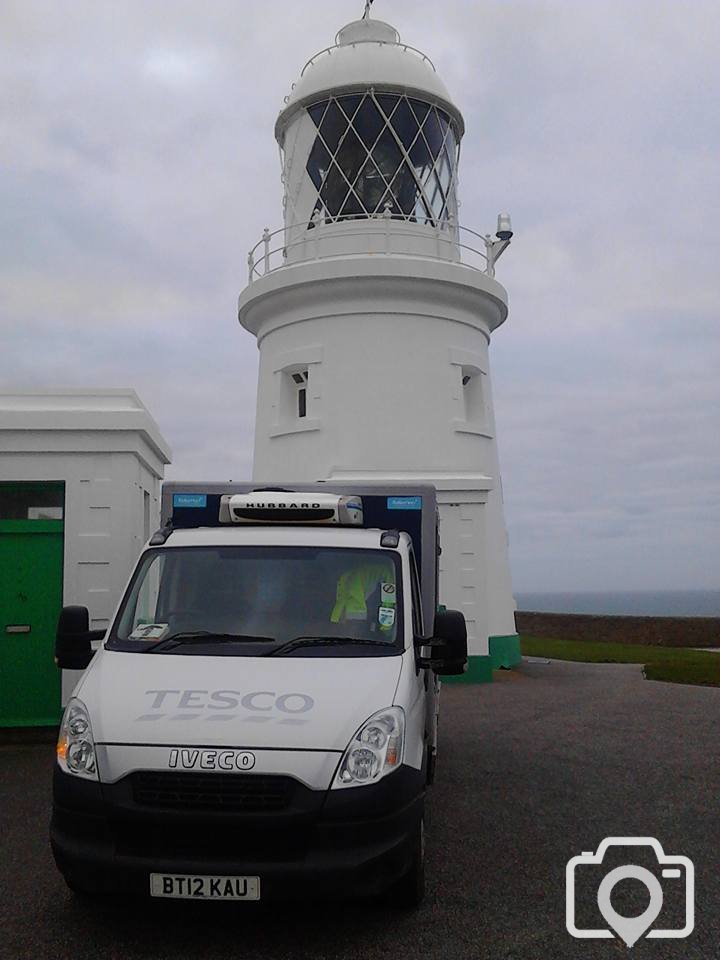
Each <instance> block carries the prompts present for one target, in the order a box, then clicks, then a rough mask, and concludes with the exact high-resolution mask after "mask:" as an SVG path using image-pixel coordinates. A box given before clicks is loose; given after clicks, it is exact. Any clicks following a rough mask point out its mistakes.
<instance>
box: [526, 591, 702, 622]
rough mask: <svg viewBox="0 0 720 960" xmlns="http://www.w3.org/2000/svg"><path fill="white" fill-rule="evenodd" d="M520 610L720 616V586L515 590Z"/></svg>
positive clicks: (650, 615)
mask: <svg viewBox="0 0 720 960" xmlns="http://www.w3.org/2000/svg"><path fill="white" fill-rule="evenodd" d="M515 601H516V603H517V608H518V610H526V611H530V610H532V611H533V612H536V613H598V614H608V615H618V616H623V615H625V616H636V617H720V590H657V591H650V590H638V591H633V592H623V591H618V592H607V593H605V592H600V591H597V592H587V593H516V594H515Z"/></svg>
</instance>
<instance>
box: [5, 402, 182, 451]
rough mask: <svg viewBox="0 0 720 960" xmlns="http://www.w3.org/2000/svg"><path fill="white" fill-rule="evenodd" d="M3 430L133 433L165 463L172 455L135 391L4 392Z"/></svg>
mask: <svg viewBox="0 0 720 960" xmlns="http://www.w3.org/2000/svg"><path fill="white" fill-rule="evenodd" d="M0 430H19V431H20V430H21V431H25V432H27V431H37V432H38V433H40V432H44V431H53V430H63V431H71V432H72V431H75V432H88V431H91V432H93V431H103V432H107V431H125V432H128V431H132V432H136V433H138V434H140V435H141V436H142V438H143V439H144V440H145V441H146V443H148V444H149V445H150V447H151V448H152V449H153V451H154V452H155V454H156V455H157V456H158V457H159V459H160V460H161V462H162V463H170V460H171V456H172V452H171V450H170V446H169V445H168V443H167V441H166V440H165V438H164V437H163V435H162V434H161V433H160V429H159V427H158V425H157V423H155V420H154V419H153V418H152V416H151V415H150V412H149V411H148V409H147V408H146V407H145V405H144V404H143V402H142V400H140V398H139V397H138V395H137V394H136V393H135V391H134V390H132V389H130V388H119V389H103V390H94V389H53V390H17V391H15V390H14V391H0Z"/></svg>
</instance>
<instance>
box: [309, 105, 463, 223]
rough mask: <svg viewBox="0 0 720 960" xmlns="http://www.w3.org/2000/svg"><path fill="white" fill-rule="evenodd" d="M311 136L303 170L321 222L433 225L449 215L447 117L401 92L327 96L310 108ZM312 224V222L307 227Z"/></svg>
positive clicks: (450, 137)
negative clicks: (392, 220) (396, 220)
mask: <svg viewBox="0 0 720 960" xmlns="http://www.w3.org/2000/svg"><path fill="white" fill-rule="evenodd" d="M308 114H309V116H310V117H311V119H312V121H313V123H314V124H315V127H316V129H317V134H316V138H315V142H314V143H313V146H312V149H311V151H310V155H309V157H308V160H307V172H308V175H309V176H310V179H311V180H312V183H313V185H314V186H315V188H316V190H317V191H318V200H317V202H316V203H315V208H314V211H313V214H314V215H315V214H317V213H319V214H320V216H321V218H322V217H324V218H325V219H331V220H332V219H336V218H338V217H353V218H355V217H370V216H377V215H380V214H382V213H383V212H384V211H385V210H388V211H389V213H390V215H391V216H393V217H400V218H403V219H409V220H414V221H415V220H416V221H418V222H421V223H427V222H429V223H436V222H438V221H441V220H445V219H447V217H448V215H449V213H451V212H452V213H454V212H455V189H454V183H455V169H456V163H457V143H456V140H455V136H454V134H453V131H452V124H451V121H450V118H449V117H448V115H447V114H446V113H444V112H443V111H442V110H440V109H439V108H437V107H434V106H432V105H431V104H429V103H423V101H421V100H417V99H415V98H409V97H407V96H404V95H402V94H388V93H384V94H374V93H373V92H368V93H365V94H353V95H348V96H343V97H331V98H329V99H328V100H324V101H322V102H319V103H316V104H313V105H311V106H310V107H309V108H308ZM311 225H312V224H311Z"/></svg>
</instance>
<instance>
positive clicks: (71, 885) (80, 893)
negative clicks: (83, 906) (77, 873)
mask: <svg viewBox="0 0 720 960" xmlns="http://www.w3.org/2000/svg"><path fill="white" fill-rule="evenodd" d="M63 880H64V881H65V886H66V887H67V888H68V889H69V890H71V891H72V893H73V896H75V897H77V899H78V900H97V899H98V898H99V897H101V896H102V894H101V893H99V892H98V890H97V889H91V888H90V887H86V886H84V885H83V884H80V883H76V882H75V881H74V880H71V879H70V877H63Z"/></svg>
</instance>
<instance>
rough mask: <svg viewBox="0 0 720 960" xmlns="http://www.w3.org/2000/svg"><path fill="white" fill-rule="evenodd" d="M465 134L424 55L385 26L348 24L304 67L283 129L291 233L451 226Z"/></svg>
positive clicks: (279, 132)
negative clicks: (368, 225) (361, 223)
mask: <svg viewBox="0 0 720 960" xmlns="http://www.w3.org/2000/svg"><path fill="white" fill-rule="evenodd" d="M463 132H464V123H463V118H462V115H461V113H460V111H459V110H458V108H457V107H456V106H455V104H454V103H453V101H452V100H451V98H450V94H449V93H448V91H447V88H446V87H445V84H444V83H443V81H442V80H441V78H440V76H439V75H438V73H437V70H436V69H435V66H434V65H433V63H432V61H431V60H430V59H429V58H428V57H427V56H425V54H423V53H421V52H420V51H418V50H416V49H415V48H414V47H410V46H408V45H407V44H404V43H402V42H401V40H400V36H399V34H398V32H397V30H396V29H395V28H394V27H393V26H391V25H390V24H388V23H385V22H383V21H381V20H372V19H370V18H368V17H364V18H363V19H361V20H356V21H354V22H352V23H349V24H347V25H346V26H344V27H343V28H342V29H341V30H340V31H339V32H338V34H337V36H336V38H335V44H334V45H333V46H331V47H328V48H326V49H325V50H322V51H320V52H319V53H317V54H315V56H313V57H312V58H311V59H310V60H309V61H308V62H307V63H306V64H305V66H304V68H303V70H302V72H301V75H300V78H299V80H298V81H297V82H296V83H295V84H294V85H293V88H292V90H291V92H290V94H289V96H288V97H286V102H285V106H284V108H283V109H282V110H281V112H280V115H279V117H278V119H277V122H276V125H275V136H276V139H277V141H278V144H279V145H280V149H281V152H282V156H283V183H284V185H285V199H284V203H285V225H286V227H294V228H300V229H302V228H303V226H304V227H305V228H306V229H307V228H308V227H310V228H311V227H312V225H313V223H317V222H318V221H320V220H322V221H323V222H324V223H328V222H335V221H338V220H342V221H347V220H362V219H367V218H372V217H376V216H379V215H382V214H384V215H385V216H390V217H391V218H392V219H394V220H404V221H413V222H414V223H421V224H428V223H429V224H433V225H439V224H445V223H447V222H449V221H452V220H453V219H454V218H456V215H457V196H456V180H457V156H458V146H459V143H460V138H461V137H462V135H463Z"/></svg>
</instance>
